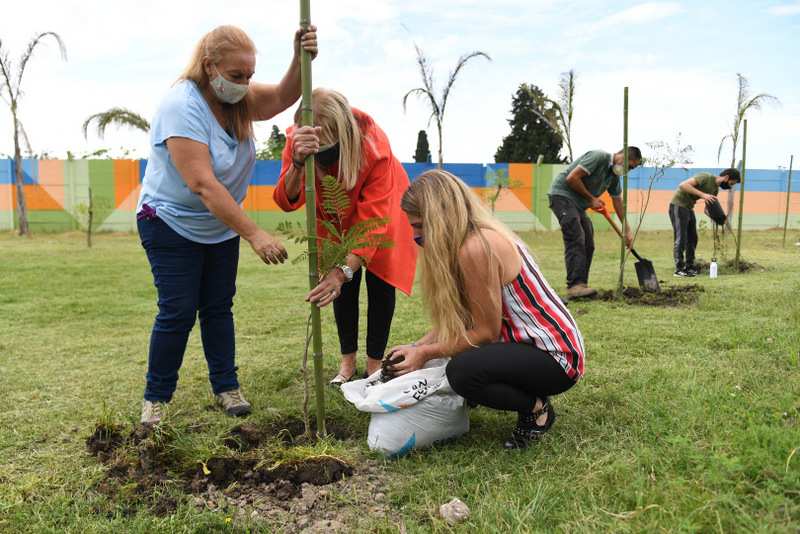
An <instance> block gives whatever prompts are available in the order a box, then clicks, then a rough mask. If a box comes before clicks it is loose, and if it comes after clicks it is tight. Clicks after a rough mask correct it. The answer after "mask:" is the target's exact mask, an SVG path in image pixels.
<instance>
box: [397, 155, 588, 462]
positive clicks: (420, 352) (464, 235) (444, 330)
mask: <svg viewBox="0 0 800 534" xmlns="http://www.w3.org/2000/svg"><path fill="white" fill-rule="evenodd" d="M401 206H402V208H403V210H404V211H405V212H406V214H407V215H408V220H409V223H410V224H411V227H412V228H413V230H414V239H415V241H417V243H419V244H420V246H421V247H422V249H421V250H422V286H423V287H422V290H423V298H424V301H425V304H426V306H427V309H428V312H429V314H430V318H431V322H432V327H433V328H432V329H431V331H430V332H428V333H427V334H426V335H425V336H424V337H422V339H420V340H419V341H417V342H416V343H412V344H411V345H403V346H399V347H395V348H393V349H391V352H393V353H394V354H393V358H392V359H393V360H396V359H397V357H398V356H403V358H404V360H403V361H401V362H400V363H397V364H395V365H394V368H393V369H392V370H391V371H392V372H393V373H394V374H398V375H400V374H405V373H408V372H411V371H414V370H416V369H419V368H421V367H422V366H423V365H424V364H425V362H427V361H428V360H430V359H433V358H440V357H450V358H451V360H450V362H449V363H448V364H447V377H448V379H449V381H450V386H451V387H452V388H453V390H455V391H456V392H457V393H458V394H459V395H461V396H462V397H464V398H466V399H467V400H468V401H470V402H472V403H475V404H479V405H483V406H488V407H490V408H494V409H497V410H508V411H514V412H517V426H516V428H515V429H514V431H513V432H512V434H511V437H510V439H508V441H506V442H505V447H506V448H522V447H526V446H527V445H528V444H529V443H530V442H531V441H532V440H534V439H536V438H538V437H539V436H540V435H541V434H543V433H544V432H546V431H547V430H548V429H549V428H550V427H551V426H552V425H553V421H554V420H555V417H556V413H555V410H554V409H553V406H552V404H551V402H550V400H549V397H550V396H552V395H556V394H559V393H563V392H565V391H566V390H568V389H569V388H571V387H572V386H573V385H575V383H576V382H577V381H578V379H579V378H580V377H581V376H582V375H583V366H584V347H583V338H582V337H581V333H580V331H579V330H578V326H577V325H576V323H575V320H574V319H573V318H572V316H571V315H570V313H569V312H568V311H567V309H566V308H565V307H564V305H563V304H562V302H561V300H560V299H559V297H558V296H557V295H556V293H555V291H553V289H552V288H551V287H550V285H549V284H548V283H547V281H546V280H545V279H544V277H543V276H542V273H541V271H540V270H539V267H538V266H537V265H536V262H534V260H533V258H532V257H531V254H530V252H528V250H527V248H526V247H525V245H524V244H523V243H522V241H521V240H519V238H517V237H516V236H515V235H514V234H512V233H511V232H510V231H509V230H508V229H507V228H506V227H505V226H504V225H503V224H502V223H500V222H499V221H498V220H496V219H494V218H493V217H492V216H491V215H490V214H489V213H488V211H487V210H486V208H485V207H484V205H483V204H482V203H481V201H480V200H479V199H478V197H477V196H476V195H475V194H474V193H473V192H472V191H471V190H470V189H469V187H468V186H466V185H465V184H464V182H462V181H461V180H459V179H458V178H457V177H455V176H453V175H452V174H450V173H448V172H446V171H442V170H431V171H427V172H425V173H423V174H422V175H420V176H419V178H417V179H416V180H415V181H414V182H412V184H411V186H410V187H409V189H408V191H407V192H406V193H405V195H404V196H403V200H402V203H401Z"/></svg>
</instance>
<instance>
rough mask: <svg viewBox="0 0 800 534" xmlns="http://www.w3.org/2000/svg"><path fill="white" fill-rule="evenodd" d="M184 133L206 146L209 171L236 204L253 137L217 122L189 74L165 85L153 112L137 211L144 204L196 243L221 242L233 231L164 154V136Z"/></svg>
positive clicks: (250, 162) (245, 181)
mask: <svg viewBox="0 0 800 534" xmlns="http://www.w3.org/2000/svg"><path fill="white" fill-rule="evenodd" d="M170 137H185V138H187V139H192V140H194V141H198V142H200V143H203V144H204V145H207V146H208V150H209V152H210V154H211V164H212V169H213V172H214V176H216V177H217V179H218V180H219V181H220V182H221V183H222V185H224V186H225V188H226V189H227V190H228V191H229V192H230V194H231V196H232V197H233V199H234V200H235V201H236V202H237V204H241V203H242V201H243V200H244V197H245V195H246V194H247V186H248V185H249V183H250V177H251V175H252V173H253V167H254V166H255V153H256V152H255V143H254V142H253V140H252V139H248V140H247V141H242V142H240V141H238V140H237V139H236V138H235V137H232V136H231V135H230V134H228V132H226V131H225V130H224V129H223V128H222V127H221V126H220V124H219V122H217V119H216V118H215V117H214V114H213V113H212V112H211V108H209V106H208V103H207V102H206V101H205V99H204V98H203V95H202V94H201V93H200V89H199V88H198V87H197V85H196V84H195V83H194V82H193V81H190V80H183V81H181V82H178V83H177V84H176V85H175V86H174V87H173V88H172V89H170V91H169V93H167V96H166V97H165V98H164V100H163V101H162V102H161V106H160V107H159V109H158V111H157V112H156V115H155V117H154V118H153V124H152V127H151V129H150V145H151V152H150V159H149V160H148V162H147V169H146V170H145V174H144V179H143V181H142V192H141V194H140V195H139V204H138V205H137V207H136V211H137V213H138V212H139V210H140V209H141V208H142V204H148V205H149V206H150V207H152V208H154V209H155V210H156V214H157V215H158V217H159V218H160V219H162V220H163V221H164V222H165V223H167V225H168V226H169V227H170V228H172V229H173V230H175V232H177V233H178V234H180V235H181V236H183V237H185V238H186V239H189V240H190V241H195V242H197V243H204V244H212V243H221V242H222V241H226V240H228V239H231V238H233V237H235V236H236V233H235V232H234V231H233V230H231V229H230V228H228V227H227V226H226V225H225V224H223V223H222V221H220V220H219V219H217V218H216V217H215V216H214V215H213V214H212V213H211V212H210V211H208V208H206V206H205V204H203V202H202V201H201V200H200V197H199V196H197V195H196V194H194V193H193V192H192V191H191V190H190V189H189V187H188V186H187V185H186V182H184V181H183V179H182V178H181V176H180V174H179V173H178V170H177V169H176V168H175V165H174V164H173V162H172V158H170V155H169V151H168V150H167V143H166V141H167V139H169V138H170Z"/></svg>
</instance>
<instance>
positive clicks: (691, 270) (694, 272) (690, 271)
mask: <svg viewBox="0 0 800 534" xmlns="http://www.w3.org/2000/svg"><path fill="white" fill-rule="evenodd" d="M684 270H685V271H686V274H688V275H689V276H697V275H698V274H700V269H698V268H697V267H694V266H692V267H687V268H686V269H684Z"/></svg>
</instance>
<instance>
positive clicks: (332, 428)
mask: <svg viewBox="0 0 800 534" xmlns="http://www.w3.org/2000/svg"><path fill="white" fill-rule="evenodd" d="M326 424H327V422H326ZM328 430H329V432H330V433H332V434H334V435H339V436H342V435H346V436H347V437H352V431H351V430H349V429H347V428H346V427H343V426H341V425H336V424H335V423H333V422H331V424H329V425H328ZM284 434H288V436H290V438H283V437H280V438H279V436H283V435H284ZM302 436H303V424H302V421H301V420H299V419H286V420H281V421H275V422H273V423H270V424H268V425H263V426H256V425H255V424H252V423H245V424H242V425H237V426H235V427H233V428H232V429H231V431H230V433H229V436H228V437H227V438H226V440H228V439H230V440H233V441H231V442H230V444H229V443H228V442H227V441H226V444H228V446H229V447H231V448H233V449H235V450H234V451H231V455H230V456H226V455H222V456H214V457H212V458H209V459H208V460H207V461H205V462H204V463H200V462H198V465H197V466H196V467H194V468H192V469H189V470H183V471H181V469H180V468H179V467H178V466H177V465H175V460H174V459H173V458H172V457H171V456H170V455H169V454H168V450H169V444H168V439H169V438H165V437H164V436H163V435H161V436H159V437H158V439H156V436H154V435H153V431H152V429H150V428H149V427H145V426H141V425H137V426H135V427H134V428H133V429H132V430H131V431H130V432H129V433H128V434H127V435H126V434H125V433H123V432H122V430H121V429H120V428H116V427H115V428H107V427H105V426H100V425H99V426H98V427H97V428H96V429H95V431H94V432H93V433H92V435H91V436H89V438H87V440H86V444H87V449H88V450H89V452H90V453H91V454H93V455H94V456H96V457H97V458H98V459H99V460H100V461H101V462H103V463H104V464H105V465H106V467H107V471H106V475H105V476H104V477H103V478H102V479H101V480H100V481H99V482H98V484H97V485H96V487H95V489H96V490H97V491H98V492H100V493H102V494H104V495H106V496H107V497H108V498H109V500H108V502H107V503H105V504H103V505H98V506H99V507H100V508H98V509H97V510H96V512H97V513H99V514H105V515H107V516H109V517H111V516H113V515H114V514H117V513H120V512H121V513H122V514H124V515H133V514H136V513H137V512H138V511H140V510H142V509H146V510H148V511H149V512H150V513H152V514H155V515H159V516H164V515H170V514H172V513H174V511H175V509H176V507H177V506H178V502H179V501H182V500H183V499H182V498H181V493H183V494H184V495H185V496H186V497H185V498H186V499H189V502H192V503H193V504H194V505H195V506H196V507H198V508H201V509H207V510H213V511H220V512H221V513H225V514H226V516H228V517H232V518H233V521H234V522H236V523H238V524H241V525H243V526H244V525H253V524H256V525H258V524H260V523H263V524H264V525H267V526H268V528H273V525H275V524H279V525H281V531H285V532H305V533H312V532H347V531H352V527H353V525H357V524H358V523H359V522H360V521H365V520H366V519H367V518H370V517H373V518H374V517H385V518H387V519H388V520H390V521H392V522H395V521H396V520H397V519H396V516H395V515H394V514H393V512H392V511H391V507H390V506H389V505H388V503H387V502H386V490H387V479H386V477H384V476H383V474H382V472H381V470H380V468H379V466H378V464H377V463H375V462H373V461H366V462H364V463H363V464H359V465H357V466H352V465H350V464H348V463H347V462H345V461H344V460H342V459H340V458H336V457H333V456H327V455H320V456H312V457H308V458H305V459H299V460H292V461H284V462H281V463H278V464H277V465H274V464H273V465H264V462H262V461H261V460H260V459H259V457H258V449H259V447H262V446H278V447H283V446H286V445H292V444H297V443H299V442H302V439H307V438H303V437H302ZM276 438H278V439H276ZM301 438H302V439H301ZM268 444H269V445H268ZM232 445H235V447H234V446H232ZM242 450H243V451H245V452H239V451H242ZM103 507H105V508H104V509H101V508H103Z"/></svg>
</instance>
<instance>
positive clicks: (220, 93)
mask: <svg viewBox="0 0 800 534" xmlns="http://www.w3.org/2000/svg"><path fill="white" fill-rule="evenodd" d="M214 69H216V67H214ZM211 88H212V89H213V90H214V94H215V95H217V98H219V99H220V100H221V101H222V102H225V103H226V104H235V103H237V102H239V101H240V100H241V99H243V98H244V96H245V95H246V94H247V90H248V89H249V88H250V85H249V84H246V83H242V84H239V83H233V82H231V81H229V80H227V79H225V78H224V77H223V76H222V74H220V72H219V70H217V77H216V78H214V79H213V80H211Z"/></svg>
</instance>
